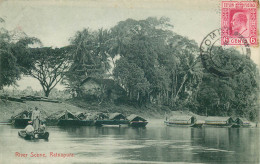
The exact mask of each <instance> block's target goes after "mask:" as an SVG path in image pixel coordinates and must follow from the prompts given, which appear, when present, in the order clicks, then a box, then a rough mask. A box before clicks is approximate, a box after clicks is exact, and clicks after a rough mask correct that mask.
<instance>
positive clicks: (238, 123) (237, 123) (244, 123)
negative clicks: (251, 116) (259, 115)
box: [232, 118, 251, 128]
mask: <svg viewBox="0 0 260 164" xmlns="http://www.w3.org/2000/svg"><path fill="white" fill-rule="evenodd" d="M240 127H243V128H248V127H251V124H250V122H249V121H248V120H247V119H245V118H237V119H236V120H235V123H234V124H233V125H232V128H240Z"/></svg>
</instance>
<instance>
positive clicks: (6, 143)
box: [0, 120, 260, 164]
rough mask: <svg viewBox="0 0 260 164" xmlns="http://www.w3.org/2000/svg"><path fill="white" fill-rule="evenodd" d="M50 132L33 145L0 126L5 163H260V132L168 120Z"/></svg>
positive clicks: (0, 152) (0, 147)
mask: <svg viewBox="0 0 260 164" xmlns="http://www.w3.org/2000/svg"><path fill="white" fill-rule="evenodd" d="M47 128H48V129H47V130H48V131H49V132H50V137H49V140H48V141H45V140H34V141H27V140H24V139H22V138H20V137H19V136H18V134H17V133H18V131H19V130H20V129H16V128H13V127H12V126H9V125H0V163H1V164H2V163H3V164H5V163H8V164H9V163H241V164H248V163H254V164H258V163H259V131H260V129H259V128H211V127H205V128H180V127H166V126H164V125H163V120H150V121H149V124H148V125H147V127H146V128H139V129H136V128H129V127H120V128H119V127H78V128H75V127H74V128H73V127H70V128H60V127H47ZM16 153H20V154H27V157H21V156H16ZM50 153H60V154H61V153H63V154H72V155H73V157H71V156H70V157H66V158H64V157H53V156H50ZM32 154H33V155H32ZM37 154H45V155H46V157H34V155H37Z"/></svg>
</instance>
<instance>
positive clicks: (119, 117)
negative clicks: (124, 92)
mask: <svg viewBox="0 0 260 164" xmlns="http://www.w3.org/2000/svg"><path fill="white" fill-rule="evenodd" d="M104 116H105V115H104ZM128 124H129V121H128V120H127V119H126V117H125V116H124V115H123V114H121V113H111V114H109V115H106V116H105V117H103V118H102V119H98V120H95V125H96V126H111V125H112V126H119V127H120V126H124V125H128Z"/></svg>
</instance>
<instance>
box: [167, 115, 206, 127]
mask: <svg viewBox="0 0 260 164" xmlns="http://www.w3.org/2000/svg"><path fill="white" fill-rule="evenodd" d="M164 123H165V124H166V125H167V126H177V127H201V126H202V124H196V117H194V116H188V115H175V116H171V117H170V118H169V119H168V120H167V119H166V121H164Z"/></svg>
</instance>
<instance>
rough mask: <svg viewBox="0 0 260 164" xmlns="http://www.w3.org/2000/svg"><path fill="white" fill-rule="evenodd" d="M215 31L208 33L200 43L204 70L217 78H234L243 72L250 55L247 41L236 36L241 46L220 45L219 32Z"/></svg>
mask: <svg viewBox="0 0 260 164" xmlns="http://www.w3.org/2000/svg"><path fill="white" fill-rule="evenodd" d="M222 30H223V29H216V30H214V31H212V32H211V33H209V34H208V35H207V36H206V37H205V38H204V39H203V41H202V42H201V45H200V56H201V60H202V64H203V66H204V68H205V69H206V70H207V71H208V72H210V73H212V74H214V75H217V76H222V77H228V76H234V75H236V74H238V73H240V72H242V71H243V66H244V64H243V63H244V62H245V60H248V59H249V58H250V55H251V50H250V47H249V43H248V42H247V39H245V38H243V36H242V35H240V34H238V35H237V37H238V38H239V39H241V40H242V41H243V45H240V46H232V45H228V43H226V44H225V45H221V31H222Z"/></svg>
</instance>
